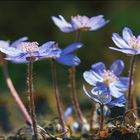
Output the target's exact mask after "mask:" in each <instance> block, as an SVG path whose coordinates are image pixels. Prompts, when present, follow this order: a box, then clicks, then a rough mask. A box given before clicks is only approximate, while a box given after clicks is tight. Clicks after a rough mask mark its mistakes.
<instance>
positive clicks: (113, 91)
mask: <svg viewBox="0 0 140 140" xmlns="http://www.w3.org/2000/svg"><path fill="white" fill-rule="evenodd" d="M109 89H110V94H111V95H112V96H113V97H115V98H119V97H120V96H122V95H124V93H123V92H122V91H121V90H120V89H118V88H117V87H116V86H115V85H114V84H112V85H109Z"/></svg>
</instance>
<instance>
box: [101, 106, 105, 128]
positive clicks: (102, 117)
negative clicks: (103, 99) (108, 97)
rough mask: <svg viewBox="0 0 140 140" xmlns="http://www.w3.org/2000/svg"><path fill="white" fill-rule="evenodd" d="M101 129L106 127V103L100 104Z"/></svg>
mask: <svg viewBox="0 0 140 140" xmlns="http://www.w3.org/2000/svg"><path fill="white" fill-rule="evenodd" d="M100 110H101V111H100V130H103V128H104V105H102V104H100Z"/></svg>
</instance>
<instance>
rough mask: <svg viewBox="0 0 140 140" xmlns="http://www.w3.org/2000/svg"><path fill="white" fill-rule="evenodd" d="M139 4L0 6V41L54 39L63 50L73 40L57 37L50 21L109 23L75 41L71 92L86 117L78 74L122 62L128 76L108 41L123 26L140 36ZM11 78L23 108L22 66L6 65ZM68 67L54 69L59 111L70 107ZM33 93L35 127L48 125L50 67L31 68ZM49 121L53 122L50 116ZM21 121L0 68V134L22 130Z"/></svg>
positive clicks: (63, 35) (17, 3)
mask: <svg viewBox="0 0 140 140" xmlns="http://www.w3.org/2000/svg"><path fill="white" fill-rule="evenodd" d="M139 7H140V2H138V1H119V0H118V1H117V0H116V1H115V0H114V1H113V0H112V1H111V0H110V1H102V2H98V1H93V0H91V1H88V0H83V1H68V2H66V1H59V0H56V1H54V0H51V1H47V0H46V1H45V0H44V1H39V0H38V1H20V0H19V1H4V0H3V1H0V39H1V40H9V41H11V42H12V41H14V40H16V39H18V38H20V37H23V36H27V37H29V40H30V41H37V42H38V43H39V44H40V45H41V44H43V43H45V42H47V41H50V40H54V41H56V42H58V43H59V47H61V48H65V47H66V46H67V45H69V44H70V43H72V42H74V40H75V33H62V32H61V31H60V30H59V29H58V28H57V27H56V26H55V25H54V23H53V22H52V20H51V16H58V15H63V16H64V17H65V18H66V19H67V20H68V21H69V20H70V17H71V16H75V15H78V14H79V15H86V16H89V17H92V16H96V15H99V14H103V15H104V16H105V18H106V19H109V20H110V22H109V23H108V24H107V25H106V26H105V27H103V28H101V29H99V30H97V31H93V32H92V31H91V32H83V33H82V35H81V42H82V43H83V44H84V47H83V48H82V49H80V50H79V51H78V56H79V58H80V59H81V64H80V66H78V67H77V71H76V72H77V73H76V74H77V77H76V78H77V89H78V99H79V102H80V107H81V108H82V110H83V111H85V112H86V113H84V114H85V116H86V117H89V114H90V110H91V107H92V103H91V101H90V100H89V99H88V97H87V96H85V95H84V94H83V90H82V85H83V83H85V81H84V79H83V76H82V74H83V72H84V71H85V70H89V69H90V66H91V65H92V64H93V63H96V62H98V61H103V62H104V63H105V64H106V65H107V66H109V65H110V64H111V63H112V62H113V61H115V60H116V59H122V60H124V62H125V65H126V68H125V71H124V73H123V74H124V75H125V76H126V75H128V69H129V61H130V57H129V56H126V55H125V54H122V53H119V52H115V51H112V50H109V49H108V47H109V46H114V44H113V42H112V40H111V36H112V33H113V32H117V33H119V34H121V31H122V29H123V28H124V27H126V26H127V27H129V28H131V29H132V30H133V32H134V34H136V35H139V34H140V14H139V13H140V8H139ZM139 60H140V58H139V56H138V57H137V62H136V71H135V80H136V83H135V85H134V90H133V91H134V93H135V94H136V96H137V97H138V98H137V99H138V100H139V97H140V96H139V95H140V91H139V89H140V82H139V81H140V73H139V68H140V62H139ZM8 67H9V73H10V76H11V79H12V81H13V83H14V85H15V87H16V89H17V91H18V93H19V95H20V97H21V99H22V100H23V102H24V104H25V105H26V106H27V104H28V103H27V98H28V86H27V65H26V64H11V63H10V62H9V64H8ZM68 70H69V67H66V66H63V65H60V64H58V65H57V72H58V82H59V88H60V94H61V99H62V103H63V109H64V110H65V109H66V108H67V107H68V106H70V105H71V104H72V102H71V96H70V93H69V92H70V88H69V72H68ZM33 77H34V78H33V79H34V94H35V103H36V113H37V118H38V120H39V121H40V122H41V121H42V119H43V121H44V122H45V121H48V120H49V119H50V116H54V117H55V116H57V110H56V104H55V98H54V94H53V90H52V80H51V69H50V62H49V61H47V60H45V61H40V62H36V63H35V64H34V75H33ZM51 118H53V117H51ZM24 125H25V123H24V119H23V117H22V115H21V112H20V111H19V109H18V107H17V105H16V103H15V102H14V100H13V98H12V96H11V93H10V92H9V89H8V88H7V86H6V82H5V80H4V76H3V74H2V71H1V69H0V134H1V133H4V132H6V133H8V132H11V131H16V130H17V129H18V128H20V127H22V126H24Z"/></svg>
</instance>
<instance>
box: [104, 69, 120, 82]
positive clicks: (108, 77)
mask: <svg viewBox="0 0 140 140" xmlns="http://www.w3.org/2000/svg"><path fill="white" fill-rule="evenodd" d="M117 80H118V77H117V76H116V75H115V74H114V73H113V72H112V71H110V70H104V73H103V82H104V83H105V84H106V85H109V84H111V83H113V82H115V81H117Z"/></svg>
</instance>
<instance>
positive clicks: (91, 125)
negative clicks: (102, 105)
mask: <svg viewBox="0 0 140 140" xmlns="http://www.w3.org/2000/svg"><path fill="white" fill-rule="evenodd" d="M95 110H96V105H93V107H92V110H91V115H90V131H92V129H93V123H94V114H95Z"/></svg>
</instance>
